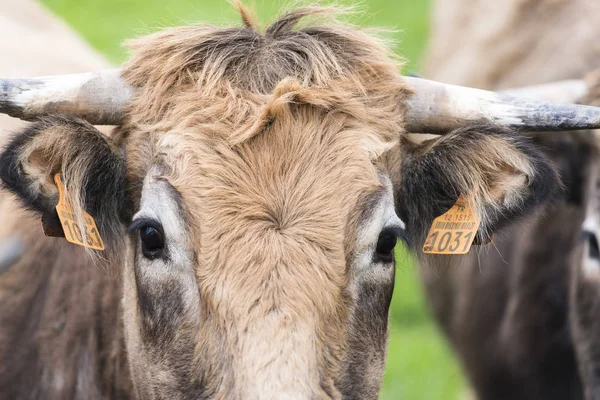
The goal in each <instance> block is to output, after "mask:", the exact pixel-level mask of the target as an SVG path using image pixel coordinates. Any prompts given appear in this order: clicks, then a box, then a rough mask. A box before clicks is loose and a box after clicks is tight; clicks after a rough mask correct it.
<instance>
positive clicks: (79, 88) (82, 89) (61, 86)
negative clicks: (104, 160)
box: [0, 69, 134, 125]
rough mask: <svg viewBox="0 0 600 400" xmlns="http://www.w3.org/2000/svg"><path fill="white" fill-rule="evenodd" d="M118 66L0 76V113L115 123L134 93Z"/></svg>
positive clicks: (13, 115)
mask: <svg viewBox="0 0 600 400" xmlns="http://www.w3.org/2000/svg"><path fill="white" fill-rule="evenodd" d="M133 94H134V91H133V89H132V88H130V87H128V86H127V85H126V84H125V83H124V82H123V80H122V79H121V75H120V72H119V70H118V69H112V70H105V71H99V72H91V73H84V74H74V75H60V76H48V77H42V78H35V79H0V113H2V114H8V115H10V116H12V117H16V118H20V119H25V120H30V119H34V118H36V117H39V116H43V115H48V114H65V115H70V116H74V117H79V118H83V119H85V120H87V121H88V122H90V123H91V124H94V125H116V124H118V123H119V122H120V121H121V119H122V110H123V107H124V106H125V105H126V104H127V103H128V102H129V100H130V99H131V98H132V97H133Z"/></svg>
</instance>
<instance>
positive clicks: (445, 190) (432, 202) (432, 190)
mask: <svg viewBox="0 0 600 400" xmlns="http://www.w3.org/2000/svg"><path fill="white" fill-rule="evenodd" d="M401 146H402V154H401V160H400V162H401V168H400V170H399V172H398V173H399V178H397V179H399V182H397V183H395V190H396V196H397V197H396V199H397V200H396V201H397V209H398V213H399V216H400V217H401V218H402V219H403V220H404V221H405V222H406V223H407V232H408V233H409V235H411V236H413V237H412V238H411V240H413V244H414V245H415V247H418V246H420V245H421V244H422V243H423V240H424V239H425V235H426V234H427V231H428V230H429V226H430V225H431V223H432V222H433V220H434V219H435V218H436V217H438V216H440V215H442V214H443V213H444V212H446V211H447V210H448V209H449V208H450V207H451V206H452V205H453V204H454V203H455V202H456V200H457V199H458V197H459V196H460V195H464V196H467V197H468V200H469V201H470V202H471V204H472V206H473V207H474V209H475V210H476V211H477V213H478V215H479V217H480V218H481V227H480V232H479V236H480V240H482V241H483V242H484V243H485V242H487V239H488V237H489V235H490V234H491V233H492V232H493V231H495V230H497V229H499V228H501V227H502V226H503V225H504V224H506V223H508V222H510V221H512V220H514V219H515V218H517V217H519V216H522V215H525V214H527V213H528V212H530V211H532V210H533V209H534V208H535V207H538V206H539V205H540V204H542V203H544V202H545V201H547V200H548V199H549V198H550V197H551V196H552V195H553V194H554V193H555V192H556V190H557V188H558V187H559V184H558V182H559V178H558V173H557V172H556V170H555V169H554V167H553V166H552V165H551V164H550V162H549V160H548V159H547V158H546V156H545V155H544V154H543V153H542V152H541V151H539V150H538V149H536V148H535V147H534V146H533V145H532V144H531V143H530V141H529V140H528V139H527V138H525V137H521V136H517V135H516V134H515V132H514V131H512V130H509V129H504V128H492V127H489V126H470V127H465V128H461V129H457V130H455V131H453V132H451V133H449V134H448V135H445V136H442V137H440V138H436V139H433V140H427V141H425V142H423V143H420V144H417V143H414V142H411V141H410V140H409V139H408V138H406V137H404V138H403V139H402V143H401Z"/></svg>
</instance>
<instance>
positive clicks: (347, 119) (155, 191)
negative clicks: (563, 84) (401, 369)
mask: <svg viewBox="0 0 600 400" xmlns="http://www.w3.org/2000/svg"><path fill="white" fill-rule="evenodd" d="M236 4H237V3H236ZM237 7H238V9H239V11H240V13H241V16H242V21H243V25H242V26H241V27H226V28H215V27H209V26H202V25H200V26H191V27H178V28H170V29H165V30H163V31H160V32H158V33H155V34H152V35H149V36H146V37H142V38H139V39H135V40H132V41H130V42H129V46H130V48H131V52H132V54H131V57H130V59H129V60H128V61H127V62H126V63H125V64H124V65H123V67H122V68H121V69H120V70H117V71H115V70H108V71H99V72H95V73H89V74H83V75H81V74H80V75H73V76H59V77H46V78H40V79H5V80H2V81H1V84H0V87H1V88H2V90H3V91H2V92H0V99H2V101H0V111H1V112H4V113H8V114H10V115H13V116H18V117H19V118H23V119H31V120H33V123H32V124H31V125H29V126H27V127H25V128H24V129H22V130H20V131H19V132H17V133H16V134H14V135H12V136H11V138H10V140H9V141H8V143H7V144H6V145H5V146H4V149H3V151H2V153H1V154H0V179H1V180H2V182H3V186H2V187H3V189H4V191H5V192H6V193H11V194H12V196H13V197H11V200H10V201H14V200H15V199H16V201H17V202H18V204H20V206H21V207H24V208H25V209H26V210H28V212H29V213H30V214H29V217H27V224H29V228H31V229H28V230H27V232H26V234H27V236H26V248H27V251H26V252H25V253H24V254H23V256H22V258H21V259H20V260H19V261H18V262H17V263H15V264H14V265H13V266H12V267H10V269H8V271H5V272H4V273H3V274H2V276H1V277H0V303H1V304H2V305H3V306H2V308H1V309H0V321H1V323H0V366H1V367H0V368H2V370H0V395H1V396H2V397H6V398H36V397H40V396H43V397H48V398H73V397H75V398H100V397H101V398H128V397H131V398H142V399H160V398H169V399H172V398H217V399H254V398H290V399H292V398H361V399H368V398H376V397H377V394H378V392H379V389H380V386H381V380H382V376H383V370H384V365H385V356H386V347H387V331H388V309H389V305H390V300H391V296H392V292H393V286H394V248H395V245H396V242H397V240H398V239H401V240H405V241H406V242H407V243H408V244H409V246H410V247H411V248H412V249H414V250H415V252H417V253H418V252H419V249H421V247H422V245H423V243H424V240H425V237H426V236H427V232H428V230H429V227H430V225H431V223H432V221H433V220H434V219H435V218H436V217H438V216H440V215H442V214H444V213H445V212H447V211H448V210H449V209H451V207H453V205H455V204H457V203H459V201H460V206H461V207H463V208H468V209H471V210H472V213H473V215H475V216H476V218H477V219H478V220H479V222H480V225H479V229H478V231H477V238H478V241H479V242H481V243H485V242H487V240H488V239H489V236H490V234H491V232H493V231H495V230H496V229H498V228H499V227H500V226H502V225H504V224H506V223H507V222H508V221H509V220H512V219H517V218H519V217H521V216H525V215H528V214H530V213H532V212H535V211H536V210H538V209H539V208H540V207H542V206H543V205H544V204H545V203H546V201H547V200H548V199H549V198H551V197H552V196H553V195H554V193H555V192H556V189H557V187H558V176H557V174H556V171H555V169H554V168H553V166H552V165H551V163H550V162H549V160H548V159H547V157H546V156H544V155H543V153H542V152H541V151H539V150H538V149H537V148H536V147H535V146H534V145H532V143H531V142H530V141H528V140H526V139H524V138H523V137H522V135H519V134H518V130H526V131H527V130H549V129H552V130H564V129H574V128H589V127H597V126H599V125H600V117H599V116H600V110H599V109H597V108H594V107H585V106H577V105H555V104H552V103H546V102H539V101H537V100H528V99H523V98H515V97H511V96H510V95H503V94H497V93H492V92H485V91H480V90H475V89H469V88H463V87H456V86H446V85H441V84H438V83H435V82H431V81H427V80H423V79H412V80H411V79H408V78H405V77H403V76H401V75H400V74H399V68H400V66H401V63H400V61H399V60H398V58H397V57H395V56H394V55H393V54H392V53H391V52H390V51H389V50H388V49H387V48H386V46H385V44H384V42H383V41H381V40H380V39H378V38H377V37H375V36H373V35H372V34H371V33H369V31H366V30H363V29H359V28H356V27H353V26H351V25H347V24H344V23H340V22H337V20H336V18H335V15H336V13H337V12H338V9H336V8H333V7H322V6H318V7H306V8H300V9H296V10H292V11H289V12H287V13H284V14H283V15H282V16H281V17H280V18H279V19H278V20H277V21H275V22H274V23H273V24H272V25H270V26H269V27H267V28H266V29H264V30H263V29H260V28H259V27H257V24H256V22H255V20H254V18H253V17H252V13H250V12H249V11H247V10H246V9H245V8H244V7H243V6H241V5H240V4H237ZM317 17H318V18H317ZM307 18H308V19H310V20H312V21H313V22H312V23H311V22H307V21H302V20H305V19H307ZM298 22H303V24H302V26H301V27H296V25H297V24H298ZM107 123H109V124H115V125H116V127H115V129H114V131H112V132H111V133H110V134H109V135H105V134H103V133H101V132H100V131H99V130H98V129H96V128H95V127H94V125H93V124H98V125H102V124H107ZM409 132H433V133H438V134H439V133H441V134H443V135H441V136H439V137H437V138H436V139H432V140H427V141H425V142H422V143H419V142H417V141H415V140H412V139H411V138H410V136H409ZM59 211H60V212H59ZM18 215H19V217H18V218H20V219H23V218H26V217H24V216H23V215H24V214H18ZM39 218H41V220H42V226H43V228H44V230H45V232H46V233H48V234H51V235H54V236H66V237H67V238H70V239H69V240H70V241H72V242H73V241H75V242H78V243H80V244H83V246H82V247H76V246H74V245H72V244H69V243H67V242H65V241H62V242H61V241H60V240H61V239H49V238H44V239H42V238H41V235H42V233H41V230H42V229H41V228H40V227H39V225H38V228H37V229H33V226H34V225H35V221H36V219H39ZM60 218H63V219H62V220H60ZM7 219H10V218H7ZM20 223H23V222H22V220H17V221H11V224H13V226H14V225H18V224H20ZM38 223H39V222H38ZM74 232H78V235H79V239H78V240H76V239H77V235H76V234H74ZM57 240H58V241H57ZM86 246H87V247H86ZM83 247H86V248H83ZM93 248H95V249H102V248H103V250H94V249H93ZM435 259H438V260H439V259H440V258H439V257H435ZM442 259H443V260H446V259H444V258H442ZM444 262H445V261H444ZM94 264H96V265H95V266H94ZM101 272H104V274H102V273H101ZM111 276H112V277H113V279H109V277H111Z"/></svg>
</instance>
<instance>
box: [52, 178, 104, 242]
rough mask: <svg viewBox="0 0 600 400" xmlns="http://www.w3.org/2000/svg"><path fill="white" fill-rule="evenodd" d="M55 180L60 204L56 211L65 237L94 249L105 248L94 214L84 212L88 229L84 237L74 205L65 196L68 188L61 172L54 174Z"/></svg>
mask: <svg viewBox="0 0 600 400" xmlns="http://www.w3.org/2000/svg"><path fill="white" fill-rule="evenodd" d="M54 182H55V183H56V187H57V188H58V196H59V200H58V204H57V205H56V212H57V213H58V218H59V219H60V222H61V224H62V226H63V230H64V232H65V238H66V239H67V240H68V241H69V242H71V243H73V244H77V245H79V246H83V247H88V248H90V249H94V250H104V242H103V241H102V238H101V237H100V232H98V228H97V227H96V222H95V221H94V218H92V216H91V215H90V214H88V213H86V212H85V211H84V212H83V217H84V220H85V230H86V232H85V238H84V237H83V235H82V234H81V230H80V229H79V225H78V224H77V218H76V216H75V213H74V212H73V207H72V206H71V203H69V201H68V200H67V197H66V196H65V193H66V189H65V186H64V185H63V183H62V181H61V180H60V174H56V175H54ZM84 240H85V242H84Z"/></svg>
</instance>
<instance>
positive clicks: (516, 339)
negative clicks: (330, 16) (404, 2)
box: [422, 0, 600, 399]
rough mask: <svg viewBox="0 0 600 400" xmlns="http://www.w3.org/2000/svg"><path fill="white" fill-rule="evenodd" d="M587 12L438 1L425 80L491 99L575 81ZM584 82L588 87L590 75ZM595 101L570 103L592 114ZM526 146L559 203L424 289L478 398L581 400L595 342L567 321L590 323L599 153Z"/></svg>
mask: <svg viewBox="0 0 600 400" xmlns="http://www.w3.org/2000/svg"><path fill="white" fill-rule="evenodd" d="M598 6H599V3H598V2H596V1H593V0H576V1H561V0H556V1H547V2H538V1H533V0H529V1H506V2H497V1H492V0H489V1H488V0H464V1H460V2H456V1H445V0H439V1H437V4H436V8H435V16H436V18H435V24H434V28H433V33H434V34H433V35H432V37H431V39H430V49H429V52H428V57H427V61H426V65H427V75H428V77H429V78H432V79H439V80H443V81H446V82H449V83H455V84H462V85H473V86H478V87H483V88H492V89H494V88H507V87H518V86H521V85H532V84H537V83H545V82H550V81H554V80H561V79H570V78H583V77H584V76H585V75H588V73H589V72H590V71H593V70H595V69H597V68H598V66H599V65H600V47H599V45H598V40H597V38H598V34H599V33H600V31H599V29H598V24H597V21H596V15H598V12H599V11H600V9H599V8H598ZM587 79H589V80H590V81H591V82H592V83H594V82H596V81H597V73H591V74H589V75H588V78H587ZM594 93H596V92H595V89H594V90H593V91H592V92H591V94H590V96H589V97H588V98H586V99H581V101H582V102H584V103H586V104H593V103H597V101H598V98H597V96H596V95H595V94H594ZM535 142H536V143H537V144H538V145H539V146H540V147H541V148H542V149H545V151H546V153H547V154H548V155H549V156H550V157H551V158H552V159H553V161H554V163H555V164H556V166H557V167H558V168H559V169H560V173H561V175H562V177H563V181H564V184H565V188H564V190H563V191H562V193H561V194H560V196H558V197H557V199H556V200H555V201H554V202H553V203H552V204H551V205H549V206H547V207H545V208H544V210H543V211H541V212H538V213H536V214H535V215H534V216H533V217H532V218H531V219H529V220H528V221H526V222H525V223H521V224H513V225H512V226H509V227H507V228H506V229H503V230H500V231H498V232H496V235H495V237H494V245H493V246H492V247H490V248H488V249H486V250H484V251H481V252H480V253H479V254H478V255H477V256H475V255H472V256H470V257H469V258H468V262H466V263H465V264H464V265H462V266H460V267H456V268H452V269H445V268H440V265H439V264H437V265H431V264H429V265H425V266H424V268H423V269H422V271H423V278H424V282H425V287H426V290H427V295H428V298H429V301H430V303H431V305H432V310H433V312H434V315H435V316H436V318H437V319H438V322H439V323H440V326H441V328H442V330H443V331H444V333H445V334H446V335H447V337H448V339H449V340H450V342H451V343H452V345H453V346H454V348H455V350H456V351H457V353H458V356H459V358H460V359H461V361H462V363H463V366H464V368H465V372H466V374H467V376H468V377H469V379H470V381H471V384H472V385H473V386H474V388H475V391H476V393H477V395H478V398H480V399H507V398H510V399H564V398H571V399H577V398H582V397H583V392H584V391H585V392H586V398H587V399H592V398H596V397H597V396H598V391H597V389H594V388H595V386H596V385H597V383H596V382H597V381H598V377H597V371H598V368H597V362H598V357H597V355H596V354H597V353H596V352H595V351H594V350H593V349H594V345H595V342H596V341H597V339H595V337H597V333H598V331H597V330H594V328H593V325H592V324H587V325H585V324H584V325H582V324H581V323H580V322H577V318H575V317H574V313H575V314H579V316H580V317H581V318H582V319H583V320H584V321H591V320H593V319H594V318H596V316H597V314H594V310H595V308H594V304H596V303H597V300H596V297H597V295H596V294H593V293H592V292H593V291H596V292H597V286H596V284H592V283H590V282H586V281H584V280H582V279H581V277H580V276H581V274H580V273H579V272H578V271H579V269H580V260H581V252H580V251H579V250H578V247H579V246H580V242H579V240H580V239H579V237H580V233H581V224H582V222H583V219H584V217H585V215H586V208H587V204H588V198H589V195H590V192H589V187H590V179H591V177H592V175H593V174H590V171H591V169H592V168H597V160H598V155H599V154H598V149H597V146H596V143H595V139H594V138H593V136H591V134H590V133H589V132H583V133H571V134H562V133H561V134H548V133H543V134H539V136H536V138H535ZM576 250H577V253H576V254H574V252H575V251H576ZM578 255H579V256H578ZM578 260H579V261H578ZM569 281H571V283H569ZM590 285H591V286H590ZM590 287H595V289H590ZM578 288H581V289H578ZM576 293H578V295H577V294H576ZM573 335H575V338H574V337H573ZM590 360H591V361H590ZM578 363H579V369H578V365H577V364H578ZM580 372H581V373H580ZM582 380H583V383H584V385H583V388H582V383H581V381H582Z"/></svg>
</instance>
